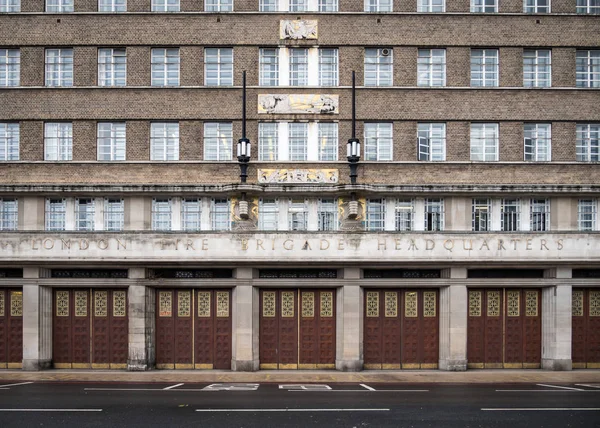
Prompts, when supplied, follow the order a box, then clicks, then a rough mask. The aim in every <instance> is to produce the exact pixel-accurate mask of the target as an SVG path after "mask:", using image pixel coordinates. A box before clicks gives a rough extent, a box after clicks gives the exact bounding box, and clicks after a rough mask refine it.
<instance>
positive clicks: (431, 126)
mask: <svg viewBox="0 0 600 428" xmlns="http://www.w3.org/2000/svg"><path fill="white" fill-rule="evenodd" d="M417 129H418V131H417V139H418V145H419V147H418V148H419V160H420V161H445V160H446V124H445V123H419V124H418V128H417Z"/></svg>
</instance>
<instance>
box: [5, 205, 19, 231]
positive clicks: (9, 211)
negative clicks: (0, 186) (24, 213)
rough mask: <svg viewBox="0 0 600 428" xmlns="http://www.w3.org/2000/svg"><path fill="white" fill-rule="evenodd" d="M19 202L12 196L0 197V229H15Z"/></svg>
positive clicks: (17, 220)
mask: <svg viewBox="0 0 600 428" xmlns="http://www.w3.org/2000/svg"><path fill="white" fill-rule="evenodd" d="M18 224H19V204H18V201H17V200H16V199H14V198H0V230H17V226H18Z"/></svg>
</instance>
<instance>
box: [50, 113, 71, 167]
mask: <svg viewBox="0 0 600 428" xmlns="http://www.w3.org/2000/svg"><path fill="white" fill-rule="evenodd" d="M44 160H47V161H70V160H73V124H72V123H68V122H58V123H46V124H44Z"/></svg>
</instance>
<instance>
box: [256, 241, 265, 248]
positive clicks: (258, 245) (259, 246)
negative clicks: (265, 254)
mask: <svg viewBox="0 0 600 428" xmlns="http://www.w3.org/2000/svg"><path fill="white" fill-rule="evenodd" d="M259 248H260V249H261V250H264V249H265V247H263V241H262V239H257V240H256V249H257V250H258V249H259Z"/></svg>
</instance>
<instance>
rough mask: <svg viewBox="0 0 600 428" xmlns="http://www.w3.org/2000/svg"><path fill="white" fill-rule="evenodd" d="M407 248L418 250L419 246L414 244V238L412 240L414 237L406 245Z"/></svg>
mask: <svg viewBox="0 0 600 428" xmlns="http://www.w3.org/2000/svg"><path fill="white" fill-rule="evenodd" d="M408 249H409V250H413V251H414V250H417V251H419V247H417V244H416V242H415V240H414V239H411V240H410V245H409V246H408Z"/></svg>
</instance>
